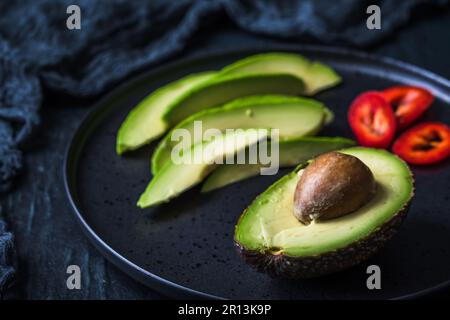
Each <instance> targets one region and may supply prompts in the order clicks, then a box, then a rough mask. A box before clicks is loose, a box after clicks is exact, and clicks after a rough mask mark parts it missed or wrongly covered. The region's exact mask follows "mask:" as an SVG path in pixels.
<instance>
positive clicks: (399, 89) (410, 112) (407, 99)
mask: <svg viewBox="0 0 450 320" xmlns="http://www.w3.org/2000/svg"><path fill="white" fill-rule="evenodd" d="M381 95H382V96H383V97H384V98H385V99H386V100H387V102H388V103H389V104H390V105H391V106H392V109H394V113H395V116H396V117H397V122H398V128H399V129H400V130H402V129H405V128H406V127H408V126H409V125H411V124H412V123H413V122H414V121H416V120H417V119H418V118H419V117H420V116H421V115H422V114H423V113H424V112H425V111H426V110H427V109H428V108H429V107H430V105H431V103H432V102H433V100H434V97H433V95H432V94H431V92H430V91H428V90H426V89H423V88H419V87H413V86H396V87H392V88H388V89H386V90H383V91H381Z"/></svg>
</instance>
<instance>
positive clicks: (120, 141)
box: [116, 71, 217, 154]
mask: <svg viewBox="0 0 450 320" xmlns="http://www.w3.org/2000/svg"><path fill="white" fill-rule="evenodd" d="M216 74H217V72H212V71H210V72H202V73H196V74H192V75H189V76H187V77H184V78H182V79H180V80H177V81H175V82H172V83H169V84H167V85H165V86H164V87H161V88H159V89H157V90H156V91H154V92H153V93H151V94H150V95H148V96H147V97H146V98H144V100H142V101H141V102H139V104H138V105H137V106H136V107H134V109H133V110H131V112H130V113H129V114H128V116H127V117H126V119H125V121H124V122H123V123H122V125H121V126H120V129H119V132H118V135H117V141H116V152H117V154H122V153H124V152H126V151H130V150H135V149H137V148H139V147H141V146H143V145H145V144H147V143H149V142H151V141H153V140H154V139H156V138H158V137H159V136H161V135H162V134H163V133H164V132H165V131H166V130H167V129H168V128H169V127H168V124H167V123H166V122H165V121H163V120H162V114H163V113H164V112H165V110H166V109H167V108H168V107H169V106H170V105H171V104H172V103H174V101H176V100H177V99H179V98H180V97H181V96H183V94H185V93H186V92H187V91H189V90H191V89H192V88H193V87H195V86H197V85H198V84H200V83H202V82H205V81H207V80H209V79H211V78H212V77H214V76H215V75H216Z"/></svg>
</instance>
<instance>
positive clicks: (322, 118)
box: [152, 95, 331, 174]
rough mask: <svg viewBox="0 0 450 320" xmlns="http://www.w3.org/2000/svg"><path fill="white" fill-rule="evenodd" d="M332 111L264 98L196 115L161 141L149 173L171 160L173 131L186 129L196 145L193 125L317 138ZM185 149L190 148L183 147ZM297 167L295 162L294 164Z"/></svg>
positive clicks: (305, 101)
mask: <svg viewBox="0 0 450 320" xmlns="http://www.w3.org/2000/svg"><path fill="white" fill-rule="evenodd" d="M330 112H331V111H329V110H328V109H326V108H325V106H324V105H323V104H322V103H321V102H319V101H316V100H313V99H306V98H300V97H294V96H281V95H264V96H249V97H245V98H240V99H236V100H233V101H232V102H230V103H228V104H225V105H224V106H222V107H216V108H210V109H206V110H203V111H200V112H197V113H195V114H193V115H191V116H190V117H188V118H186V119H185V120H183V121H182V122H180V123H179V124H178V125H177V126H175V127H174V128H173V129H172V130H171V131H170V132H169V133H168V134H166V136H165V137H164V138H163V139H162V140H161V141H160V143H159V144H158V146H157V147H156V149H155V152H154V153H153V156H152V172H153V174H156V173H158V171H159V170H160V169H161V167H162V166H163V165H164V163H165V162H166V161H168V160H169V159H170V154H171V151H172V148H173V147H174V146H175V145H176V144H177V142H175V141H172V140H171V137H172V134H173V132H174V130H179V129H186V130H188V132H189V133H190V134H191V136H192V137H193V139H192V141H191V143H192V144H195V143H197V142H200V141H201V139H202V136H201V135H198V134H197V135H196V134H195V128H196V127H197V128H198V124H199V122H197V126H195V123H196V121H201V128H202V130H203V131H204V130H208V129H218V130H221V131H224V130H226V129H231V128H242V129H249V128H269V127H270V128H279V130H280V132H279V133H280V140H284V139H289V138H292V137H300V136H307V135H314V134H316V133H317V132H318V131H319V130H320V129H321V128H322V125H323V124H324V123H325V122H326V121H327V119H328V117H329V114H330ZM186 147H190V145H189V146H186ZM297 163H298V162H297Z"/></svg>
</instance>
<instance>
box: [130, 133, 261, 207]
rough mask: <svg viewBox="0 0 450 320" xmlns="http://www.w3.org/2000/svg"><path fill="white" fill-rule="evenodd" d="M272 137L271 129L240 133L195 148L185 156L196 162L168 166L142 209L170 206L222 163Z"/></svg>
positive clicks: (148, 191) (141, 200) (142, 201)
mask: <svg viewBox="0 0 450 320" xmlns="http://www.w3.org/2000/svg"><path fill="white" fill-rule="evenodd" d="M269 134H270V130H267V129H246V130H243V129H239V130H235V131H233V132H231V133H225V134H220V135H218V136H215V137H212V139H211V141H203V142H200V143H197V144H195V145H193V146H192V147H191V149H189V151H190V153H188V152H186V151H185V152H183V155H182V156H185V155H187V154H190V155H191V157H189V159H191V160H196V161H189V162H186V161H185V162H181V163H176V162H174V161H170V162H167V163H166V164H165V165H164V167H163V168H162V169H161V171H160V172H158V174H156V175H155V176H154V177H153V179H152V180H151V181H150V183H149V185H148V186H147V188H146V189H145V191H144V193H143V194H142V195H141V197H140V198H139V201H138V203H137V205H138V207H141V208H147V207H151V206H155V205H157V204H160V203H163V202H168V201H169V200H170V199H172V198H174V197H176V196H178V195H179V194H180V193H182V192H184V191H185V190H187V189H190V188H191V187H193V186H195V185H196V184H198V183H200V182H201V181H203V179H204V178H205V177H206V176H207V175H208V174H209V173H210V172H211V171H212V170H213V169H214V167H216V166H217V165H220V164H218V161H220V160H222V161H223V159H224V158H228V157H229V156H232V155H234V154H236V153H237V152H239V151H240V150H243V149H245V148H246V147H247V146H250V145H252V144H255V143H257V142H258V141H260V140H263V139H267V137H268V135H269Z"/></svg>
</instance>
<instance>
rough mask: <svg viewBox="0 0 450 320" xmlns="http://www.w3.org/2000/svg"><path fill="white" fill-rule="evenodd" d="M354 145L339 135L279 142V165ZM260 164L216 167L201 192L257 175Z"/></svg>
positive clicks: (282, 165) (290, 163) (287, 164)
mask: <svg viewBox="0 0 450 320" xmlns="http://www.w3.org/2000/svg"><path fill="white" fill-rule="evenodd" d="M353 145H355V142H354V141H353V140H350V139H346V138H341V137H333V138H331V137H304V138H297V139H292V140H285V141H280V142H279V166H280V167H281V168H283V167H293V166H296V165H297V164H299V163H302V162H305V161H307V160H308V159H311V158H314V157H316V156H318V155H319V154H321V153H325V152H328V151H333V150H339V149H344V148H348V147H351V146H353ZM262 167H264V166H263V165H262V164H260V163H258V164H248V163H247V164H230V165H222V166H220V167H217V169H215V170H214V171H213V172H212V173H211V174H210V175H209V176H208V178H207V179H206V181H205V182H204V183H203V186H202V190H201V192H209V191H212V190H216V189H218V188H222V187H224V186H227V185H229V184H232V183H235V182H238V181H241V180H244V179H247V178H250V177H253V176H257V175H259V174H260V170H261V168H262Z"/></svg>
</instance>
